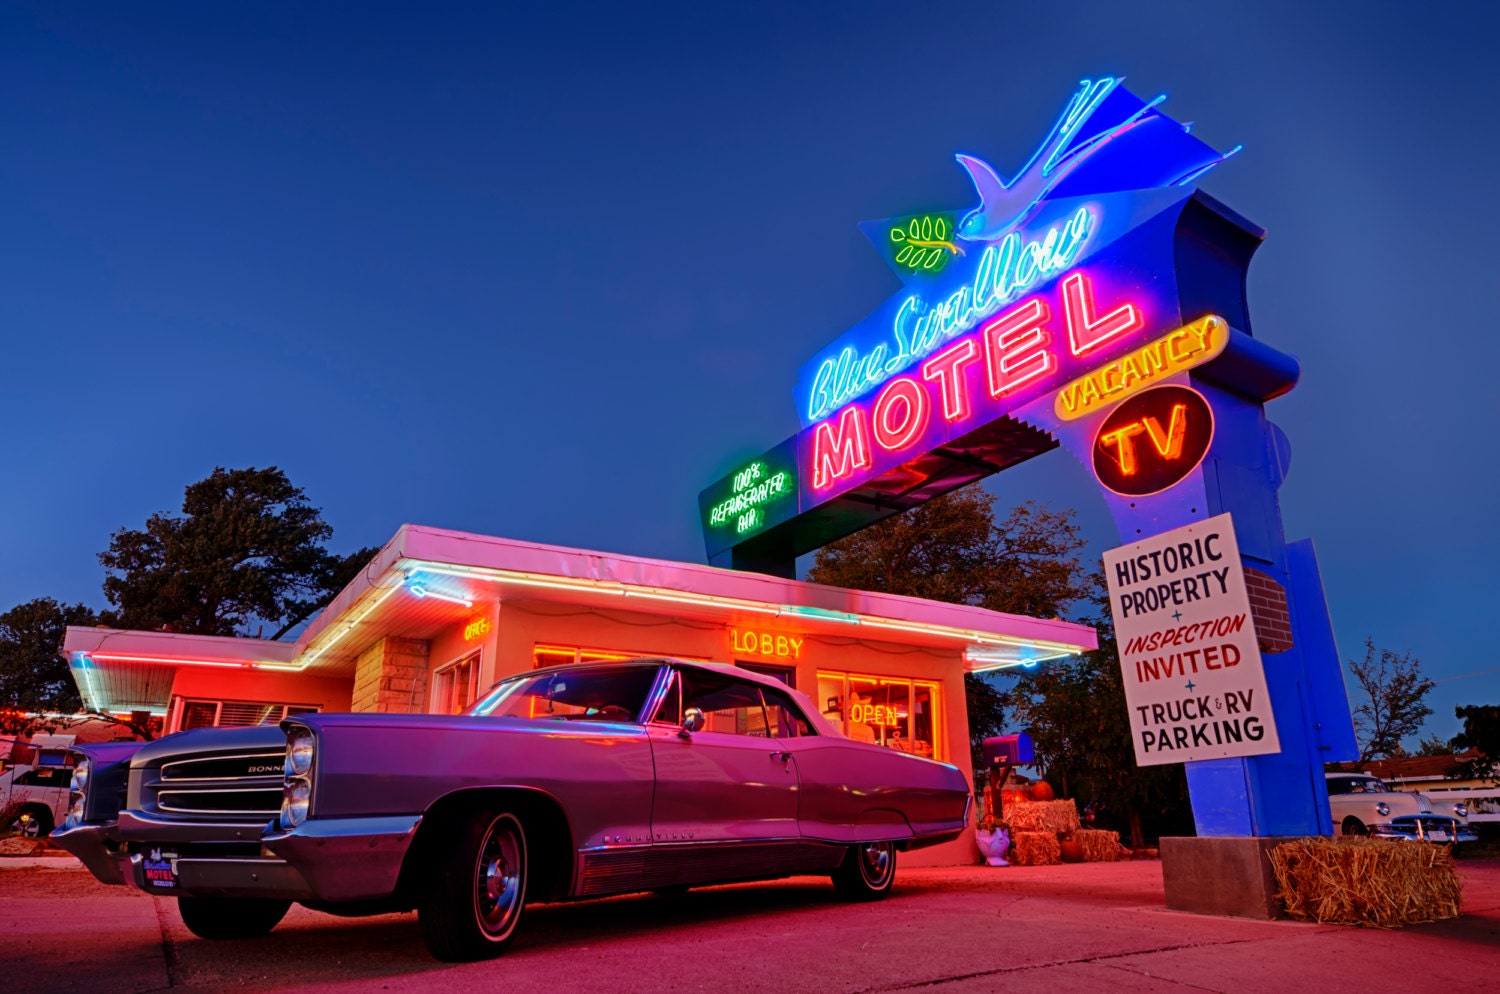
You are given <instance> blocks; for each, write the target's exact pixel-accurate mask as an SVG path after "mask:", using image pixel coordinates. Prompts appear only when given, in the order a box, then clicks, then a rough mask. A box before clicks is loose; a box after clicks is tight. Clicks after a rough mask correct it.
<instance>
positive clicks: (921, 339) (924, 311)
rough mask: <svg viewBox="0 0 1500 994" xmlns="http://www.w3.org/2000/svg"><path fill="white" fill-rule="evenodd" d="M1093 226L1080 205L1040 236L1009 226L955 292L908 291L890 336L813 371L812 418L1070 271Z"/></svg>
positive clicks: (843, 353)
mask: <svg viewBox="0 0 1500 994" xmlns="http://www.w3.org/2000/svg"><path fill="white" fill-rule="evenodd" d="M1093 230H1094V215H1093V212H1091V211H1090V210H1089V209H1088V208H1087V207H1080V208H1079V209H1078V210H1077V212H1076V213H1074V214H1073V216H1072V217H1070V218H1068V220H1067V221H1065V222H1064V223H1062V224H1057V225H1053V226H1052V227H1050V228H1048V229H1047V233H1046V234H1045V235H1043V236H1042V237H1041V238H1038V239H1034V240H1029V241H1028V240H1027V239H1025V238H1024V237H1023V236H1022V235H1021V234H1020V233H1019V232H1015V231H1012V232H1010V233H1009V234H1007V235H1006V236H1005V237H1004V238H1003V239H1001V240H1000V243H999V244H998V245H991V246H989V247H987V248H986V249H985V250H984V253H983V255H981V256H980V257H979V264H978V268H977V269H975V271H974V278H973V279H972V280H970V281H969V282H968V283H965V284H964V285H963V286H961V287H959V289H958V290H957V291H955V292H954V293H952V294H950V295H949V296H947V297H945V298H943V299H942V300H939V301H937V302H936V303H931V304H929V303H928V302H927V301H926V300H924V299H923V298H922V295H921V294H917V293H913V294H911V295H909V296H908V297H907V298H906V299H905V300H903V301H902V302H901V306H900V308H899V309H897V311H896V318H895V320H894V321H893V322H892V327H891V338H892V340H893V341H888V342H882V343H880V344H878V345H876V346H875V347H874V348H872V349H871V350H870V351H869V352H867V353H864V354H863V355H861V354H860V352H859V350H858V349H856V348H855V347H854V346H852V345H848V346H845V347H844V348H843V349H842V350H841V351H840V352H839V353H838V355H836V356H833V357H830V358H828V359H824V360H823V363H822V365H820V366H819V367H818V372H817V374H816V375H815V376H814V377H813V384H812V391H811V395H810V397H809V400H808V407H807V417H808V420H809V421H817V420H820V419H821V418H822V417H823V416H824V415H826V414H828V413H829V412H831V411H834V410H837V409H838V408H839V407H842V406H843V405H844V404H845V403H846V402H847V401H850V400H852V399H854V398H855V397H858V396H859V395H860V394H862V393H864V392H865V391H866V390H868V389H870V388H871V387H872V386H874V385H875V384H877V383H880V382H882V381H884V380H886V379H888V378H890V377H892V376H894V375H896V374H897V373H899V372H900V371H901V370H903V369H906V368H907V367H908V366H910V365H911V364H912V363H914V362H916V361H917V360H918V359H921V358H923V357H925V356H928V355H931V354H932V353H933V352H935V351H937V348H938V346H940V345H942V344H943V343H944V342H946V341H948V340H949V339H951V338H954V337H956V336H958V335H962V334H963V333H964V332H966V331H968V330H969V329H971V328H973V327H975V326H976V325H978V324H979V323H980V322H981V321H983V320H984V319H985V318H987V317H989V316H991V315H992V314H995V313H996V312H998V311H999V310H1000V309H1001V308H1003V307H1004V306H1005V305H1006V304H1009V303H1011V302H1013V301H1015V300H1016V299H1018V298H1019V297H1020V296H1021V295H1022V294H1024V293H1025V292H1026V291H1027V290H1030V289H1031V288H1032V287H1034V286H1036V285H1037V284H1038V283H1041V282H1042V281H1044V280H1047V279H1051V278H1052V277H1053V276H1056V275H1057V274H1058V273H1060V272H1062V271H1063V270H1065V269H1067V268H1068V267H1069V266H1071V265H1073V262H1074V261H1075V260H1076V259H1077V258H1078V255H1079V253H1080V252H1082V251H1083V247H1084V246H1085V245H1086V244H1087V243H1088V239H1089V235H1090V234H1091V233H1092V232H1093Z"/></svg>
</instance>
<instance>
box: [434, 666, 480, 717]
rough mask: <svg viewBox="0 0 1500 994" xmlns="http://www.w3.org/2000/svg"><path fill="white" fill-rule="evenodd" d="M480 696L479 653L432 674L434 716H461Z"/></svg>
mask: <svg viewBox="0 0 1500 994" xmlns="http://www.w3.org/2000/svg"><path fill="white" fill-rule="evenodd" d="M478 695H479V653H477V652H476V653H474V654H473V655H470V656H465V657H464V658H462V659H460V660H459V661H458V662H456V663H449V664H448V665H447V666H444V667H442V668H441V669H438V670H436V671H434V672H433V674H432V705H431V707H429V708H428V710H429V711H430V712H431V713H433V714H461V713H462V712H464V711H465V710H467V709H468V707H469V705H470V704H473V703H474V699H475V698H476V697H477V696H478Z"/></svg>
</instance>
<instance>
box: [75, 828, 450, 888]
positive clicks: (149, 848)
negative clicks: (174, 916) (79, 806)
mask: <svg viewBox="0 0 1500 994" xmlns="http://www.w3.org/2000/svg"><path fill="white" fill-rule="evenodd" d="M421 822H422V817H421V816H420V815H405V816H399V817H383V818H338V819H314V820H311V821H307V822H304V823H303V824H302V825H299V826H298V827H297V828H296V829H293V830H292V831H290V832H279V831H273V832H271V833H269V834H266V835H264V837H260V838H259V849H260V851H259V853H258V854H257V855H236V856H220V855H204V854H201V853H200V852H195V851H194V850H202V849H203V848H204V845H203V844H204V843H208V844H210V845H211V844H212V843H214V842H224V841H226V838H225V837H226V835H230V836H232V837H234V838H235V839H237V840H241V841H248V840H247V839H246V836H247V835H249V836H251V837H252V838H254V837H258V836H259V832H255V833H250V832H248V831H247V829H248V826H224V825H205V824H203V823H197V824H193V825H188V824H183V823H171V822H163V821H156V820H154V819H151V818H147V817H143V816H141V815H140V814H139V813H131V812H128V811H127V812H121V817H120V821H119V823H109V824H103V825H97V824H96V825H82V826H79V827H77V828H72V829H67V830H58V831H57V832H54V833H53V834H52V840H53V841H54V842H56V843H57V844H58V845H59V846H61V847H62V848H64V849H66V850H67V851H68V852H70V853H72V854H73V855H75V856H77V857H78V858H79V859H80V860H82V861H83V864H84V866H86V867H88V869H89V871H90V872H91V873H93V874H94V876H95V877H96V878H98V879H99V880H100V881H102V882H103V883H107V884H122V883H123V884H128V885H130V886H132V887H135V888H136V889H137V890H141V891H144V892H145V893H148V894H157V895H169V896H177V895H184V894H185V895H188V896H191V897H260V898H274V899H279V900H286V901H321V902H327V903H339V902H344V901H366V900H378V899H380V898H385V897H389V896H391V894H393V893H394V892H395V890H396V884H397V881H398V880H399V879H400V876H401V866H402V863H403V861H404V860H405V858H406V852H407V850H408V849H410V848H411V842H412V839H413V838H414V837H415V836H416V831H417V826H418V825H420V824H421ZM226 827H228V828H232V829H233V830H232V831H231V832H227V833H226V832H225V831H224V830H225V828H226ZM260 827H263V826H257V828H260ZM206 836H207V838H206ZM156 854H159V855H160V856H161V857H162V858H165V859H170V860H171V861H172V864H173V866H174V868H175V870H176V872H175V883H173V884H170V885H168V884H164V883H163V882H162V881H159V880H152V879H149V878H148V876H147V874H146V867H145V862H146V858H147V856H149V855H156Z"/></svg>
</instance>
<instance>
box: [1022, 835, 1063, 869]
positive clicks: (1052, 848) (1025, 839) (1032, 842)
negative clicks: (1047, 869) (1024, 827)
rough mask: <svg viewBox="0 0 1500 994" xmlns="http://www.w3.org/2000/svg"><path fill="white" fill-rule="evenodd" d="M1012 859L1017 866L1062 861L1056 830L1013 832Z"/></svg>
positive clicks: (1045, 864)
mask: <svg viewBox="0 0 1500 994" xmlns="http://www.w3.org/2000/svg"><path fill="white" fill-rule="evenodd" d="M1010 861H1011V862H1012V863H1015V864H1016V865H1017V866H1051V865H1053V864H1054V863H1061V862H1062V846H1061V845H1060V844H1058V841H1057V834H1056V833H1054V832H1014V831H1013V832H1011V851H1010Z"/></svg>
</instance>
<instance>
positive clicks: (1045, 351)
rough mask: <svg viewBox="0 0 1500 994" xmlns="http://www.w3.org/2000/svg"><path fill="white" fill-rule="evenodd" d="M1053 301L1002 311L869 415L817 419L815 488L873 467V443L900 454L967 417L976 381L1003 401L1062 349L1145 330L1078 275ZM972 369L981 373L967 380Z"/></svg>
mask: <svg viewBox="0 0 1500 994" xmlns="http://www.w3.org/2000/svg"><path fill="white" fill-rule="evenodd" d="M1057 296H1058V297H1059V298H1060V299H1059V300H1053V299H1051V295H1050V294H1049V295H1038V296H1034V297H1030V298H1028V299H1026V300H1024V301H1022V302H1021V303H1019V304H1017V305H1016V306H1014V307H1011V308H1009V309H1008V310H1005V311H1002V312H1000V313H999V314H997V315H995V316H994V317H992V318H990V319H989V320H987V321H985V322H984V323H983V324H981V325H980V326H979V328H978V330H977V331H976V332H974V333H973V334H970V335H965V336H964V337H962V338H959V339H958V340H956V341H955V342H953V343H952V344H951V345H949V346H948V347H947V348H945V349H943V350H942V351H941V352H938V353H937V354H936V355H933V356H932V357H931V358H929V359H928V360H927V361H926V362H924V363H922V365H921V366H920V367H919V375H918V376H902V377H898V378H896V379H893V380H891V381H890V382H888V383H887V384H886V385H885V386H884V387H883V388H882V389H881V390H880V392H879V393H878V394H877V395H876V397H875V400H874V402H873V403H872V404H871V405H870V406H869V409H868V410H867V409H866V408H865V407H864V406H863V405H861V404H858V403H854V404H849V405H847V406H845V407H844V408H842V409H841V410H840V411H839V412H838V415H837V416H836V417H833V418H830V419H828V420H826V421H822V422H819V423H818V424H817V425H816V426H815V427H814V428H813V439H812V452H811V456H812V470H813V473H812V483H813V489H815V490H826V489H828V488H829V487H831V486H833V485H834V484H835V483H837V482H838V481H840V480H842V479H845V478H847V477H850V476H853V475H854V474H855V473H856V472H857V471H859V470H862V469H866V468H868V467H869V466H871V465H872V461H873V460H872V453H873V450H872V447H871V443H872V442H873V443H874V445H875V446H876V447H878V448H879V449H880V450H882V451H885V452H890V453H895V452H901V451H903V450H904V449H906V448H908V447H910V446H912V445H914V444H915V443H916V442H917V441H918V440H920V439H921V438H923V437H925V435H926V433H927V428H928V425H929V423H930V422H931V420H932V419H933V418H936V417H941V418H943V419H944V420H945V421H948V422H953V423H956V422H962V421H964V420H966V419H968V417H969V416H970V414H971V413H972V411H973V407H974V404H973V400H974V398H973V395H972V390H973V389H974V380H977V379H982V382H983V385H982V386H981V387H979V389H982V390H984V391H985V392H986V394H987V396H988V397H989V398H990V399H991V400H1001V399H1004V398H1006V397H1008V396H1010V395H1012V394H1015V393H1017V392H1019V391H1020V390H1022V389H1023V388H1026V387H1030V386H1033V385H1035V384H1038V383H1040V382H1042V381H1044V380H1045V379H1046V378H1047V377H1049V376H1052V375H1053V374H1055V373H1056V372H1057V371H1058V369H1059V368H1060V365H1059V360H1058V356H1059V349H1060V348H1061V347H1065V348H1067V350H1068V352H1069V353H1070V354H1071V355H1072V356H1074V357H1082V356H1087V355H1089V354H1091V353H1093V352H1095V351H1097V350H1099V349H1101V348H1103V347H1104V346H1106V345H1108V344H1110V343H1112V342H1115V341H1117V340H1118V339H1120V338H1122V337H1123V336H1126V335H1130V334H1132V333H1134V332H1137V331H1139V330H1141V329H1142V328H1144V327H1145V326H1146V319H1145V314H1144V312H1143V310H1142V308H1141V307H1140V306H1139V305H1138V304H1136V303H1134V302H1132V301H1119V302H1114V301H1111V302H1108V303H1105V304H1101V303H1100V302H1099V301H1097V300H1096V299H1095V294H1094V286H1093V281H1092V280H1090V278H1089V276H1088V274H1086V273H1084V272H1082V271H1081V270H1080V271H1075V272H1072V273H1069V274H1068V275H1067V276H1066V277H1065V278H1064V279H1063V280H1062V282H1061V284H1060V286H1059V288H1058V291H1057ZM1110 303H1113V304H1114V306H1113V307H1109V304H1110ZM1059 305H1060V306H1059ZM1054 306H1057V307H1058V309H1059V310H1060V311H1061V329H1060V330H1061V331H1063V332H1065V342H1059V343H1057V344H1056V345H1054V342H1053V330H1054V328H1056V327H1057V325H1058V322H1057V320H1056V319H1055V318H1054V316H1053V310H1054ZM1105 308H1109V309H1107V310H1106V309H1105ZM973 367H977V368H979V369H982V370H983V374H984V375H983V376H982V377H977V376H976V377H972V378H971V376H970V375H969V374H970V370H971V368H973ZM934 394H935V395H936V396H935V397H934Z"/></svg>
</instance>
